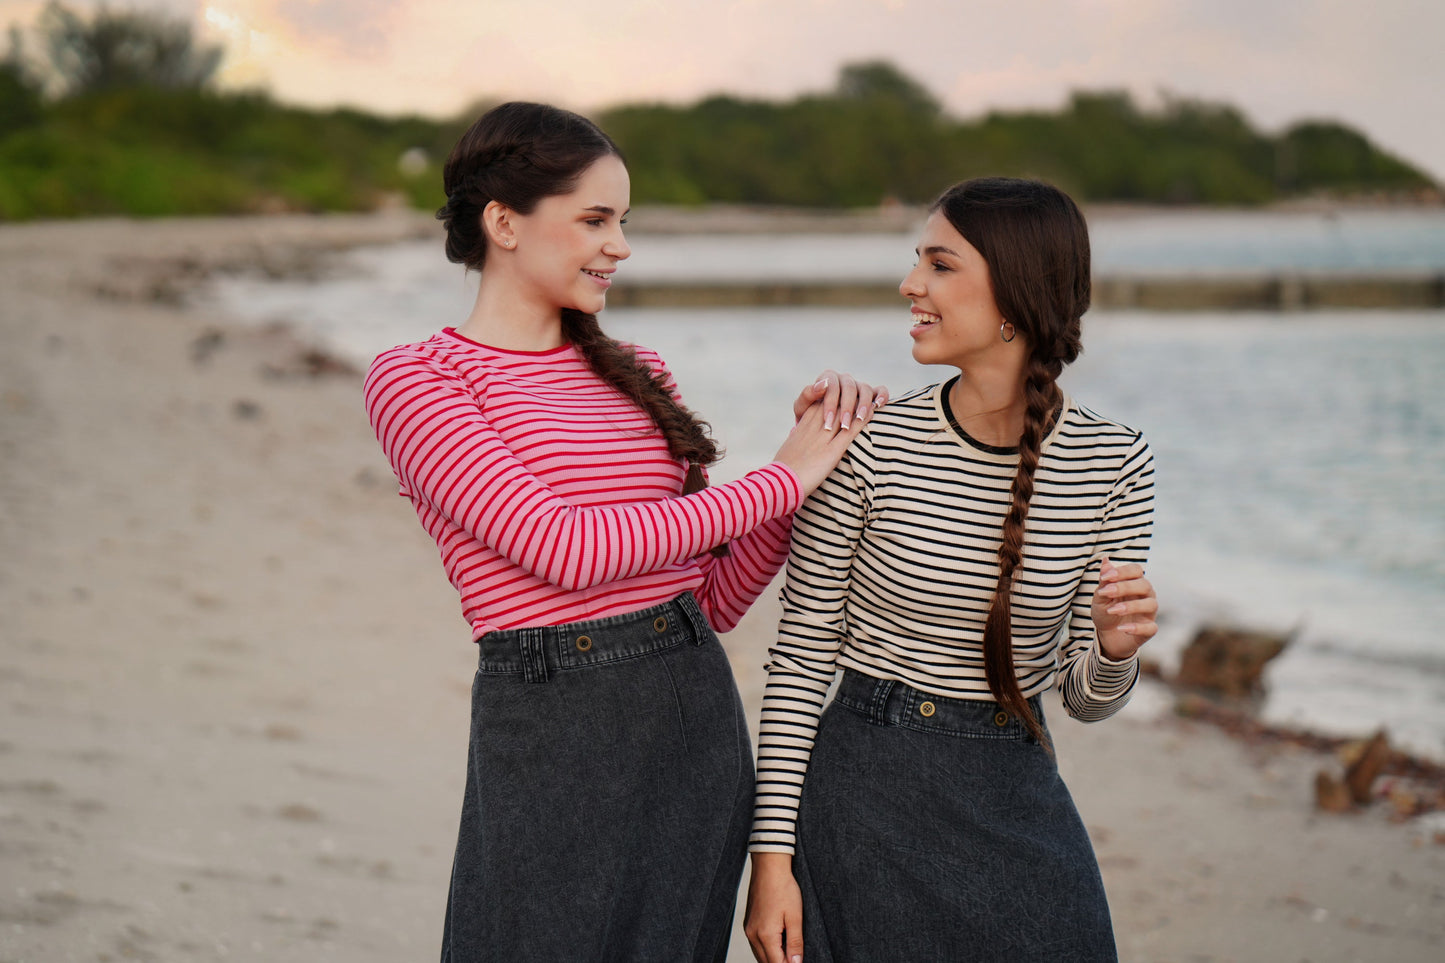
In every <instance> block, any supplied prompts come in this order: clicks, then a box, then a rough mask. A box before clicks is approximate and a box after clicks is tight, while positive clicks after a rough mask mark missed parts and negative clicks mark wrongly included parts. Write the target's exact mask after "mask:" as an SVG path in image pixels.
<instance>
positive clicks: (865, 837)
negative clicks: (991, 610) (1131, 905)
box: [793, 670, 1117, 963]
mask: <svg viewBox="0 0 1445 963" xmlns="http://www.w3.org/2000/svg"><path fill="white" fill-rule="evenodd" d="M1031 704H1032V705H1033V707H1034V711H1035V712H1036V713H1039V718H1040V719H1042V718H1043V714H1042V708H1041V706H1040V705H1039V703H1038V700H1037V699H1035V700H1033V701H1032V703H1031ZM793 869H794V874H795V875H796V876H797V878H798V883H799V885H800V886H801V887H802V890H803V952H804V958H805V959H806V960H807V961H808V963H885V961H889V963H891V961H897V960H949V961H967V960H978V961H989V963H993V961H998V960H1009V961H1039V963H1043V961H1048V963H1060V961H1064V960H1067V961H1069V963H1093V961H1113V960H1116V959H1117V954H1116V951H1115V947H1114V933H1113V927H1112V925H1111V923H1110V919H1109V906H1108V902H1107V900H1106V899H1105V896H1104V886H1103V881H1102V880H1101V879H1100V877H1099V867H1098V862H1097V860H1096V859H1095V857H1094V850H1093V847H1092V845H1091V844H1090V843H1089V837H1088V834H1087V833H1086V832H1085V830H1084V825H1083V823H1082V821H1081V820H1080V819H1079V814H1078V811H1077V810H1076V809H1075V808H1074V802H1073V799H1072V798H1071V797H1070V796H1069V791H1068V789H1067V788H1065V786H1064V783H1063V781H1062V780H1061V779H1060V778H1059V774H1058V769H1057V767H1056V766H1055V765H1054V760H1053V758H1052V757H1051V756H1050V755H1049V754H1048V752H1047V751H1046V750H1045V749H1044V748H1043V747H1042V746H1041V745H1039V744H1038V743H1037V742H1036V741H1034V740H1033V739H1032V738H1031V737H1030V736H1029V735H1028V733H1027V731H1026V730H1025V729H1024V727H1023V725H1022V724H1021V723H1020V722H1019V721H1018V720H1017V719H1016V718H1011V717H1010V716H1009V714H1008V713H1006V712H1004V711H1003V710H1002V709H1001V708H1000V707H999V706H998V705H997V704H996V703H993V702H980V701H972V700H963V699H948V698H940V697H938V696H932V695H928V694H926V693H924V692H920V691H919V690H917V689H914V688H911V687H909V686H907V685H904V684H902V683H898V682H887V681H880V680H878V679H874V678H871V677H869V676H867V675H864V674H862V673H859V672H854V671H851V670H845V671H844V674H843V678H842V679H841V680H840V683H839V688H838V692H837V694H836V696H835V697H834V700H833V701H832V702H831V703H830V704H829V706H828V708H827V709H826V710H824V713H823V719H822V723H821V725H820V728H819V731H818V738H817V742H816V744H815V746H814V749H813V755H812V759H811V761H810V762H809V765H808V774H807V779H806V781H805V782H804V784H803V797H802V802H801V809H800V811H799V821H798V849H797V854H796V855H795V856H794V860H793Z"/></svg>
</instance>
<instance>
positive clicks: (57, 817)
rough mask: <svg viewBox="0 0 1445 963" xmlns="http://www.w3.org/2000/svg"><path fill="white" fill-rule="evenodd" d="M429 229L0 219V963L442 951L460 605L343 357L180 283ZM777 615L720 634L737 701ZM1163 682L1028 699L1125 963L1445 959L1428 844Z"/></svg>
mask: <svg viewBox="0 0 1445 963" xmlns="http://www.w3.org/2000/svg"><path fill="white" fill-rule="evenodd" d="M429 230H434V228H432V227H431V226H430V225H429V224H428V223H427V222H426V221H425V220H424V219H422V218H417V217H412V216H404V215H394V216H384V217H346V218H307V217H293V218H264V219H254V220H199V221H162V222H150V223H145V224H133V223H128V222H123V221H107V222H76V223H64V224H38V225H27V226H0V546H3V551H0V963H20V961H35V963H41V961H43V963H60V961H105V960H156V961H169V960H203V961H209V960H222V959H225V960H237V959H241V960H267V961H298V963H300V961H323V960H347V961H353V963H371V961H376V963H382V961H387V963H391V961H401V960H407V961H409V960H430V959H435V958H436V947H437V937H438V934H439V932H440V928H441V919H442V912H443V908H444V901H445V893H446V882H447V874H448V870H449V867H450V861H451V847H452V843H453V840H454V833H455V823H456V813H457V809H458V806H459V799H460V794H461V789H462V779H463V775H464V770H463V765H464V758H463V757H464V752H465V740H466V729H467V712H468V690H469V685H470V677H471V672H472V668H473V650H472V648H471V646H470V645H469V644H468V643H467V632H466V627H465V625H464V624H463V622H462V619H461V616H460V613H459V611H458V607H457V605H456V602H455V598H454V594H453V592H452V589H451V587H450V586H449V585H448V584H447V582H446V579H445V577H444V575H443V573H442V570H441V566H440V564H439V562H438V561H437V559H436V557H435V549H434V546H433V545H432V544H431V542H430V541H429V540H428V539H427V537H426V536H425V534H424V533H423V532H422V531H421V530H420V528H419V526H418V525H417V524H416V520H415V517H414V515H413V514H412V512H411V510H410V508H409V506H408V505H407V504H406V503H405V502H403V501H402V500H401V499H400V498H398V497H397V496H396V494H395V486H394V482H393V480H392V477H391V474H390V471H389V469H388V468H387V466H386V464H385V461H384V460H383V458H382V456H381V454H380V451H379V449H378V448H377V446H376V443H375V441H374V439H373V438H372V437H371V433H370V430H369V428H368V427H367V424H366V420H365V416H364V412H363V411H362V406H361V400H360V374H359V373H357V372H354V371H346V370H344V369H334V368H332V367H330V366H328V365H327V364H326V363H325V359H321V358H317V357H315V356H311V355H308V354H307V351H306V349H305V347H304V346H303V345H300V344H298V343H296V342H295V341H294V340H293V339H292V338H291V337H290V336H289V335H287V334H286V333H285V332H283V331H277V330H261V329H255V328H246V327H239V326H235V325H231V324H228V323H227V320H226V319H225V318H222V317H216V316H213V315H211V314H209V313H207V310H203V309H199V308H195V307H189V306H187V304H188V302H187V299H186V297H185V293H186V286H187V284H189V283H192V282H194V281H195V280H196V279H198V278H201V277H203V276H204V275H205V274H206V272H207V271H209V270H213V269H215V268H216V267H217V266H231V267H237V266H247V267H249V268H250V269H252V270H264V271H270V272H272V273H288V272H290V273H294V272H298V271H299V272H305V271H308V270H312V269H315V261H316V258H317V257H318V256H319V255H321V254H324V252H325V251H326V250H329V249H334V248H336V247H341V246H347V245H351V244H358V243H368V242H380V241H386V240H392V239H396V238H399V237H404V236H416V235H417V234H418V233H425V232H426V231H429ZM438 256H440V251H439V252H438ZM451 320H453V319H437V323H438V326H441V324H443V323H446V322H449V321H451ZM1166 603H1167V600H1166ZM776 611H777V610H776V606H775V603H773V602H772V601H771V600H768V601H766V602H764V603H760V604H759V605H758V606H757V607H756V608H755V610H754V611H753V613H751V614H750V615H749V617H748V618H747V620H745V622H744V624H743V625H742V626H741V627H739V629H738V630H736V631H734V632H732V633H730V634H729V635H728V636H726V637H725V639H724V641H725V644H726V645H727V647H728V649H729V652H730V654H731V656H732V657H733V660H734V666H735V668H736V670H737V673H738V678H739V684H740V686H741V687H742V689H743V693H744V697H745V700H746V701H747V702H748V704H749V707H750V710H751V711H752V712H753V713H754V714H756V707H757V702H758V698H759V696H760V693H761V687H762V672H761V665H762V662H763V659H764V648H765V646H766V644H767V638H768V635H769V633H770V631H771V630H772V627H773V625H775V621H776ZM1163 699H1164V696H1163V695H1162V694H1161V693H1159V692H1157V691H1155V690H1153V689H1150V690H1146V691H1144V692H1141V694H1140V698H1139V699H1138V702H1139V703H1141V705H1140V706H1138V707H1136V708H1134V709H1131V710H1130V711H1129V712H1127V713H1126V714H1125V715H1123V716H1121V717H1119V718H1116V719H1114V720H1111V721H1108V722H1105V723H1101V724H1097V725H1093V726H1083V725H1079V724H1075V723H1072V722H1071V721H1068V720H1065V719H1063V718H1062V713H1060V712H1058V711H1057V710H1056V711H1055V712H1054V714H1053V716H1052V719H1053V721H1054V726H1055V737H1056V740H1057V743H1058V747H1059V755H1060V760H1061V766H1062V768H1063V770H1064V773H1065V777H1066V779H1067V780H1068V781H1069V784H1070V786H1071V787H1072V789H1073V792H1074V795H1075V797H1076V799H1077V801H1078V804H1079V808H1080V810H1081V812H1082V813H1083V816H1084V820H1085V823H1086V824H1087V825H1088V827H1089V829H1090V831H1091V833H1092V834H1093V836H1094V840H1095V844H1096V846H1097V849H1098V852H1099V857H1100V862H1101V865H1102V867H1103V871H1104V876H1105V882H1106V885H1107V887H1108V890H1109V895H1110V899H1111V902H1112V905H1113V908H1114V914H1115V926H1116V929H1117V932H1118V937H1119V945H1120V951H1121V957H1122V959H1124V960H1126V961H1141V963H1143V961H1180V963H1196V961H1224V960H1238V961H1252V960H1269V961H1274V960H1282V961H1301V960H1309V961H1312V963H1326V961H1352V960H1385V959H1388V960H1400V961H1413V960H1420V961H1425V960H1436V959H1439V958H1440V957H1441V956H1442V954H1445V845H1439V844H1438V843H1436V842H1434V841H1433V833H1432V832H1431V831H1430V830H1429V828H1428V827H1426V826H1425V825H1423V824H1419V823H1415V824H1411V823H1403V824H1396V823H1391V822H1390V821H1389V820H1388V819H1387V818H1386V814H1385V812H1384V811H1383V809H1381V808H1380V807H1376V808H1375V809H1372V810H1370V811H1366V812H1363V813H1358V814H1354V815H1349V816H1326V815H1321V814H1318V813H1316V812H1315V811H1314V808H1313V796H1312V788H1311V787H1312V780H1313V776H1314V773H1315V771H1316V770H1317V769H1319V768H1321V767H1329V768H1335V769H1337V768H1338V766H1339V763H1338V761H1337V760H1334V759H1332V758H1329V757H1324V756H1320V755H1317V754H1315V753H1313V752H1310V751H1308V750H1305V749H1301V748H1299V747H1293V746H1289V745H1276V746H1260V745H1248V744H1244V743H1240V742H1238V741H1235V740H1232V739H1230V738H1229V737H1227V736H1225V735H1224V734H1222V733H1221V732H1219V731H1218V730H1216V729H1213V728H1210V727H1208V726H1205V725H1202V724H1198V723H1192V722H1188V721H1186V720H1182V719H1177V718H1174V717H1172V716H1168V715H1165V716H1163V717H1162V718H1161V717H1156V716H1155V715H1154V714H1152V713H1150V712H1148V711H1147V708H1148V706H1147V705H1146V703H1151V702H1152V703H1159V702H1162V701H1163ZM1006 885H1007V881H1006V880H1000V886H1006ZM732 958H733V959H734V960H746V959H749V958H750V954H748V952H747V950H746V947H745V944H744V941H742V940H741V938H739V939H738V940H737V941H736V942H735V946H734V953H733V957H732Z"/></svg>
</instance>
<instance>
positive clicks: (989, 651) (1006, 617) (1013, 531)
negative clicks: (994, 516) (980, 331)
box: [983, 359, 1063, 746]
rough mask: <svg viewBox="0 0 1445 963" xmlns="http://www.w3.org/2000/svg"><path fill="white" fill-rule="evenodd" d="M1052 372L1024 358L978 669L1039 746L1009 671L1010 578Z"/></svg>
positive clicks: (1051, 400) (1051, 395)
mask: <svg viewBox="0 0 1445 963" xmlns="http://www.w3.org/2000/svg"><path fill="white" fill-rule="evenodd" d="M1056 377H1057V375H1056V374H1051V373H1050V372H1049V370H1048V368H1047V367H1046V366H1045V365H1044V364H1042V363H1041V362H1039V361H1038V360H1036V359H1031V360H1030V361H1029V367H1028V373H1027V375H1026V377H1025V380H1024V395H1025V398H1026V407H1025V409H1024V431H1023V435H1021V436H1020V437H1019V467H1018V471H1017V472H1016V473H1015V475H1014V480H1013V487H1012V489H1011V490H1010V498H1011V503H1010V505H1009V510H1008V514H1007V515H1005V516H1004V520H1003V543H1002V544H1001V545H999V549H998V571H999V575H998V586H997V587H996V588H995V589H994V594H993V601H992V602H990V603H989V607H988V621H987V622H986V623H985V625H984V630H983V658H984V663H983V664H984V673H985V675H986V676H987V678H988V688H989V691H990V692H992V693H993V697H994V699H995V700H997V702H998V704H999V705H1001V706H1003V707H1004V708H1005V709H1006V710H1008V711H1009V712H1011V713H1013V714H1014V715H1016V716H1018V717H1019V719H1021V720H1022V721H1023V724H1024V727H1025V728H1027V729H1028V731H1029V733H1030V734H1031V735H1032V736H1033V737H1034V738H1035V739H1037V740H1038V741H1039V742H1040V743H1042V744H1043V745H1045V746H1048V745H1049V738H1048V735H1047V734H1046V733H1045V732H1044V727H1043V724H1042V723H1041V722H1039V719H1038V717H1037V716H1036V715H1034V710H1033V707H1032V706H1030V705H1029V702H1028V700H1027V699H1025V698H1024V694H1023V690H1021V689H1020V688H1019V680H1018V676H1017V675H1016V674H1015V672H1014V648H1013V599H1012V596H1013V578H1014V571H1015V570H1016V569H1017V568H1018V566H1019V563H1020V562H1021V561H1023V554H1024V529H1025V525H1026V522H1027V521H1028V515H1029V502H1031V501H1033V497H1034V472H1035V471H1037V470H1038V467H1039V454H1040V452H1041V451H1042V449H1043V444H1044V436H1045V435H1047V434H1048V432H1049V429H1050V428H1052V427H1053V424H1052V422H1053V414H1054V410H1055V409H1056V408H1057V407H1058V406H1059V403H1060V401H1061V400H1062V396H1063V393H1062V392H1061V391H1059V386H1058V385H1057V384H1055V383H1054V379H1055V378H1056Z"/></svg>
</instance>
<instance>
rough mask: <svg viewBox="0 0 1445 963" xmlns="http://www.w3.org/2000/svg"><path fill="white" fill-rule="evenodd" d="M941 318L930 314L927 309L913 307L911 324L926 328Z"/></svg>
mask: <svg viewBox="0 0 1445 963" xmlns="http://www.w3.org/2000/svg"><path fill="white" fill-rule="evenodd" d="M942 320H943V318H941V317H939V316H938V315H936V314H930V313H929V312H927V311H919V310H918V309H917V308H914V309H913V326H914V327H915V328H926V327H928V326H929V325H934V324H937V323H938V322H940V321H942Z"/></svg>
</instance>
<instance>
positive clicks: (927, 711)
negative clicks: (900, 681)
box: [918, 702, 938, 716]
mask: <svg viewBox="0 0 1445 963" xmlns="http://www.w3.org/2000/svg"><path fill="white" fill-rule="evenodd" d="M918 711H919V712H920V713H922V714H923V715H925V716H931V715H933V714H934V713H935V712H937V711H938V709H937V708H936V707H935V706H934V705H933V703H932V702H925V703H923V705H921V706H919V707H918Z"/></svg>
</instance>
